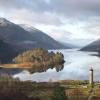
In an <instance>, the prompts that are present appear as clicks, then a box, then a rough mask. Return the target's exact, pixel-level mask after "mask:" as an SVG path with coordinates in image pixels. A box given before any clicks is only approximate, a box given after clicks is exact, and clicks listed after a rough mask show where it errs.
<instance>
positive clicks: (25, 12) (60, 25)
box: [0, 0, 100, 44]
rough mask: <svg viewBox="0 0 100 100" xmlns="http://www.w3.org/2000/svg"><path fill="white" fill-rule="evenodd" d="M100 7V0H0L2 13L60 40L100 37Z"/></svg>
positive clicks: (3, 15)
mask: <svg viewBox="0 0 100 100" xmlns="http://www.w3.org/2000/svg"><path fill="white" fill-rule="evenodd" d="M99 10H100V0H20V1H18V0H0V17H4V18H6V19H8V20H10V21H12V22H14V23H17V24H28V25H31V26H33V27H36V28H38V29H40V30H42V31H43V32H45V33H47V34H48V35H50V36H51V37H53V38H54V39H56V40H58V41H61V42H68V41H71V40H72V41H74V40H80V41H81V40H86V41H87V42H86V43H89V42H91V41H93V40H96V39H98V38H100V12H99ZM73 43H74V42H73ZM84 43H85V42H84ZM86 43H85V44H86ZM76 44H77V43H76Z"/></svg>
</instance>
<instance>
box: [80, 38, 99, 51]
mask: <svg viewBox="0 0 100 100" xmlns="http://www.w3.org/2000/svg"><path fill="white" fill-rule="evenodd" d="M81 50H83V51H96V52H98V51H100V39H98V40H96V41H94V42H92V43H90V44H89V45H87V46H85V47H83V48H82V49H81Z"/></svg>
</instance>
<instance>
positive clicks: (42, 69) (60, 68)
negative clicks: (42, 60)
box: [28, 64, 64, 73]
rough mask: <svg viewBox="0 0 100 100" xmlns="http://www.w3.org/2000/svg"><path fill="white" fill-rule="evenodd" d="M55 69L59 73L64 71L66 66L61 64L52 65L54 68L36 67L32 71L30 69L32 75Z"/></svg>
mask: <svg viewBox="0 0 100 100" xmlns="http://www.w3.org/2000/svg"><path fill="white" fill-rule="evenodd" d="M53 68H55V69H56V71H57V72H59V71H61V70H63V68H64V65H63V64H59V65H52V66H42V65H40V66H34V67H32V68H31V69H28V70H29V72H30V73H35V72H46V71H47V70H48V69H53Z"/></svg>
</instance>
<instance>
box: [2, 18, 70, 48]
mask: <svg viewBox="0 0 100 100" xmlns="http://www.w3.org/2000/svg"><path fill="white" fill-rule="evenodd" d="M0 37H2V39H3V40H4V41H6V42H8V43H10V44H12V45H14V46H17V47H19V48H20V49H21V50H26V49H31V48H38V47H41V48H45V49H64V48H69V47H66V46H64V45H62V44H61V43H59V42H58V41H56V40H54V39H53V38H51V37H50V36H48V35H46V34H45V33H43V32H42V31H40V30H38V29H36V28H33V27H26V26H25V25H23V27H22V26H20V25H16V24H14V23H12V22H10V21H8V20H6V19H4V18H0Z"/></svg>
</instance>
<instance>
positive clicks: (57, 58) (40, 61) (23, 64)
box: [0, 48, 65, 73]
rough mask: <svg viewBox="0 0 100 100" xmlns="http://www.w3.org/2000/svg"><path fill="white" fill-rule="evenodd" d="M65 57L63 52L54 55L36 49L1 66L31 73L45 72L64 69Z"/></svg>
mask: <svg viewBox="0 0 100 100" xmlns="http://www.w3.org/2000/svg"><path fill="white" fill-rule="evenodd" d="M64 62H65V61H64V55H63V54H62V53H61V52H56V53H54V52H53V51H51V52H49V51H48V50H45V49H42V48H35V49H31V50H28V51H25V52H23V53H22V54H19V55H18V56H17V57H15V58H14V59H13V60H12V63H11V64H1V65H0V66H3V68H23V69H29V71H30V72H31V73H34V72H43V71H46V70H47V69H49V68H51V69H53V68H56V71H60V70H62V69H63V64H64Z"/></svg>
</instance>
